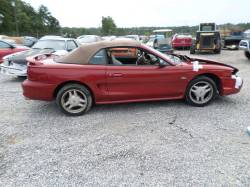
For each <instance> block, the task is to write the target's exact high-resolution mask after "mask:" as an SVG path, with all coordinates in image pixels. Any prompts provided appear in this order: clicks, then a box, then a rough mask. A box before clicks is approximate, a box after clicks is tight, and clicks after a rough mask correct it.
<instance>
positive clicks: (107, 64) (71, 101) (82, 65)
mask: <svg viewBox="0 0 250 187" xmlns="http://www.w3.org/2000/svg"><path fill="white" fill-rule="evenodd" d="M121 48H124V51H125V50H127V51H129V50H128V49H131V50H132V49H133V50H137V55H136V56H130V55H129V53H128V52H127V53H123V55H122V56H113V55H112V51H115V50H116V49H119V50H120V49H121ZM125 54H127V56H125ZM27 60H28V62H29V66H28V72H27V73H28V79H26V80H25V81H24V82H23V84H22V87H23V94H24V96H25V97H26V98H29V99H33V100H45V101H53V100H56V102H57V105H58V106H59V108H60V109H61V110H62V111H63V112H64V113H66V114H68V115H81V114H84V113H85V112H87V111H88V110H89V109H90V108H91V106H92V105H93V104H108V103H127V102H139V101H153V100H168V99H186V101H187V102H188V103H189V104H191V105H194V106H200V107H201V106H205V105H207V104H209V103H210V102H211V101H212V100H213V99H214V98H215V97H216V96H217V95H222V96H224V95H229V94H235V93H238V92H239V91H240V89H241V87H242V84H243V81H242V79H241V78H240V77H239V76H237V72H238V69H236V68H234V67H232V66H230V65H226V64H222V63H218V62H214V61H211V60H205V59H198V58H190V57H188V56H185V55H177V54H163V53H161V52H159V51H157V50H155V49H153V48H151V47H148V46H146V45H144V44H141V43H139V42H137V41H135V40H134V41H133V40H118V41H116V40H112V41H102V42H96V43H92V44H89V45H84V46H81V47H79V48H77V49H75V50H74V51H72V52H71V53H69V54H68V55H65V56H62V57H53V56H51V54H48V55H45V54H43V55H37V56H34V57H29V58H28V59H27Z"/></svg>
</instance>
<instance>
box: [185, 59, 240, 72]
mask: <svg viewBox="0 0 250 187" xmlns="http://www.w3.org/2000/svg"><path fill="white" fill-rule="evenodd" d="M190 60H191V61H190V62H194V61H198V62H199V63H200V64H209V65H210V64H211V65H216V66H224V67H229V68H232V69H233V74H235V73H237V72H238V71H239V69H237V68H235V67H233V66H231V65H228V64H223V63H220V62H216V61H212V60H208V59H201V58H190Z"/></svg>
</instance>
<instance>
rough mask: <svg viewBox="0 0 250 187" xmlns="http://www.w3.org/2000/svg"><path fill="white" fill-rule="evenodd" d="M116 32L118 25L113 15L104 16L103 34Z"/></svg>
mask: <svg viewBox="0 0 250 187" xmlns="http://www.w3.org/2000/svg"><path fill="white" fill-rule="evenodd" d="M115 33H116V25H115V22H114V20H113V18H112V17H110V16H108V17H102V34H103V35H112V34H115Z"/></svg>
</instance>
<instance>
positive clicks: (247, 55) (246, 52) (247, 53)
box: [245, 51, 250, 60]
mask: <svg viewBox="0 0 250 187" xmlns="http://www.w3.org/2000/svg"><path fill="white" fill-rule="evenodd" d="M245 56H246V57H247V58H248V60H250V52H249V51H245Z"/></svg>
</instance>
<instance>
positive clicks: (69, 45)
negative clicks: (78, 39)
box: [67, 40, 77, 51]
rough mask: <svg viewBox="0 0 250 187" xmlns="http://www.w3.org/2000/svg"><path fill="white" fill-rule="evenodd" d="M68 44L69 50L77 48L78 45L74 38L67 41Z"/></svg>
mask: <svg viewBox="0 0 250 187" xmlns="http://www.w3.org/2000/svg"><path fill="white" fill-rule="evenodd" d="M67 46H68V50H69V51H72V50H73V49H75V48H77V45H76V43H75V42H74V41H73V40H70V41H67Z"/></svg>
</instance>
